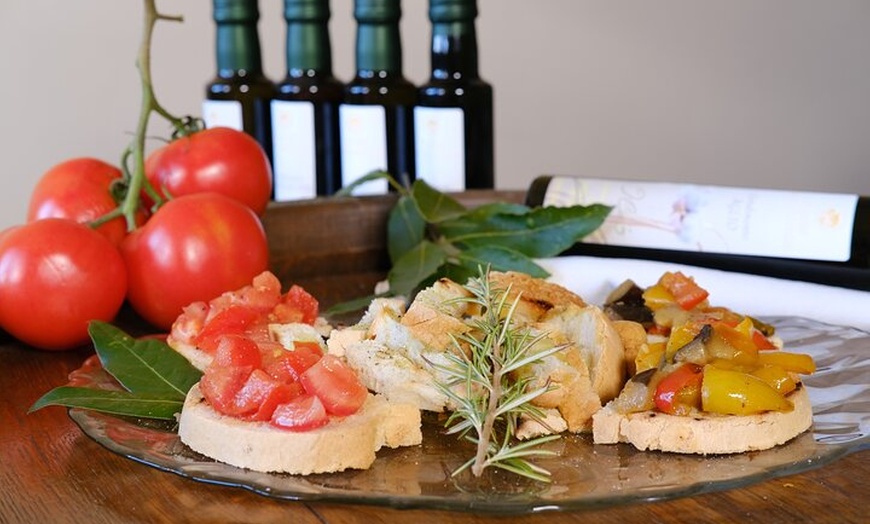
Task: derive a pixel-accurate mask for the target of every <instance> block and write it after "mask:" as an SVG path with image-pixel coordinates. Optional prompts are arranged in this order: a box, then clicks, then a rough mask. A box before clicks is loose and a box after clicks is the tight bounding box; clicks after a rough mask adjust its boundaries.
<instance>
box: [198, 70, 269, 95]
mask: <svg viewBox="0 0 870 524" xmlns="http://www.w3.org/2000/svg"><path fill="white" fill-rule="evenodd" d="M274 94H275V84H274V83H273V82H272V81H271V80H269V79H268V78H266V77H265V76H261V77H250V76H248V77H233V78H220V77H218V78H215V79H214V80H213V81H211V82H209V83H208V85H206V96H207V97H208V98H212V99H216V100H221V99H236V98H243V97H251V98H271V97H272V96H274Z"/></svg>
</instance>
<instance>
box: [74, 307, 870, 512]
mask: <svg viewBox="0 0 870 524" xmlns="http://www.w3.org/2000/svg"><path fill="white" fill-rule="evenodd" d="M765 320H767V321H770V322H772V323H774V324H775V325H776V326H777V328H778V330H779V332H780V333H781V334H782V336H783V339H784V340H785V341H786V347H787V348H788V349H790V350H794V351H801V352H806V353H810V354H812V355H813V357H814V358H815V359H816V361H817V363H820V364H821V365H820V366H819V371H818V372H817V374H816V375H814V376H813V377H811V378H809V379H807V380H805V383H806V385H807V387H808V391H809V392H810V396H811V398H812V399H813V407H814V427H813V428H812V429H811V430H810V432H808V433H805V434H803V435H801V436H799V437H797V438H796V439H794V440H793V441H791V442H789V443H786V444H784V445H782V446H779V447H777V448H774V449H772V450H766V451H757V452H750V453H744V454H739V455H727V456H708V457H703V456H695V455H690V456H687V455H674V454H665V453H658V452H642V451H637V450H634V448H632V447H630V446H628V445H624V444H619V445H606V446H605V445H595V446H593V445H592V444H591V441H590V439H589V438H588V437H584V436H566V437H564V438H563V439H560V440H559V441H557V442H558V443H561V444H562V445H563V446H564V447H563V448H562V449H561V450H560V453H562V455H561V456H559V457H557V458H556V459H551V462H552V463H546V461H544V462H543V463H542V461H538V463H539V464H542V465H545V467H550V466H553V465H555V466H556V468H557V469H556V470H554V472H553V482H552V483H550V484H548V485H546V486H543V485H541V483H533V482H531V481H529V482H519V483H517V482H518V481H517V479H516V477H515V476H512V475H510V474H506V473H499V472H495V473H493V474H491V475H489V478H488V479H485V480H480V479H471V478H470V476H466V477H468V478H466V479H465V480H464V481H463V480H461V479H459V480H458V479H450V477H449V471H452V469H453V468H454V467H455V466H457V465H458V464H459V463H461V462H462V460H463V459H464V457H467V453H466V452H467V450H465V451H463V453H466V454H463V455H460V453H459V452H457V451H455V450H454V449H453V448H452V446H453V445H455V444H456V441H455V437H447V436H444V435H442V434H440V432H439V431H440V428H439V427H437V425H436V424H433V423H427V424H424V447H426V446H427V442H428V443H430V444H432V443H433V442H434V443H435V446H434V448H435V449H434V455H429V454H426V453H424V451H423V450H421V449H420V447H416V448H414V449H410V448H403V449H398V450H381V451H380V452H378V458H377V459H376V460H375V464H373V466H372V468H370V469H369V470H363V471H352V472H342V473H333V474H327V475H313V476H309V477H299V476H292V475H277V474H269V473H259V472H253V471H249V470H244V469H240V468H236V467H234V466H229V465H226V464H221V463H218V462H214V461H212V460H211V459H208V458H206V457H201V456H197V455H196V454H195V453H193V452H192V451H190V450H189V449H186V447H185V446H184V445H183V444H181V443H180V441H178V437H177V435H176V434H175V433H174V431H172V430H171V429H170V428H169V427H168V426H167V427H163V428H161V427H155V425H154V424H153V422H151V423H148V422H147V421H137V420H131V419H123V418H119V417H114V416H111V415H106V414H102V413H97V412H92V411H87V410H81V409H70V410H69V415H70V417H71V418H72V420H73V421H74V422H75V423H76V424H77V425H78V426H79V427H80V428H81V429H82V431H83V432H84V433H85V434H86V435H87V436H88V437H90V438H91V439H93V440H94V441H96V442H97V443H99V444H100V445H102V446H103V447H105V448H106V449H108V450H110V451H112V452H113V453H116V454H118V455H121V456H124V457H126V458H128V459H131V460H134V461H136V462H139V463H142V464H145V465H147V466H150V467H154V468H157V469H159V470H162V471H165V472H169V473H174V474H177V475H179V476H181V477H184V478H188V479H191V480H195V481H199V482H205V483H210V484H217V485H223V486H231V487H237V488H242V489H247V490H249V491H252V492H254V493H257V494H259V495H262V496H266V497H270V498H275V499H282V500H292V501H305V502H332V503H346V504H365V505H378V506H385V507H391V508H399V509H421V508H425V509H441V510H452V511H468V512H479V513H493V514H523V513H536V512H541V511H551V510H558V511H566V510H580V509H591V508H600V507H608V506H614V505H620V504H627V503H635V502H644V501H655V500H666V499H672V498H677V497H685V496H690V495H697V494H702V493H709V492H715V491H722V490H727V489H734V488H739V487H745V486H749V485H752V484H754V483H757V482H761V481H764V480H768V479H772V478H779V477H783V476H787V475H793V474H797V473H801V472H805V471H808V470H811V469H815V468H818V467H822V466H825V465H827V464H830V463H832V462H834V461H836V460H837V459H839V458H841V457H843V456H845V455H847V454H850V453H853V452H857V451H861V450H864V449H868V448H870V437H868V435H867V431H866V430H867V425H868V424H870V413H867V412H865V411H860V410H861V409H866V408H864V407H862V406H866V405H867V404H868V402H870V380H864V381H863V387H861V388H860V389H859V390H858V391H857V392H855V391H854V390H850V392H849V393H848V394H849V397H848V398H842V395H845V394H846V393H844V392H843V391H844V390H846V389H849V388H837V387H834V386H836V385H842V384H841V382H840V381H838V379H840V378H842V377H844V376H849V377H852V376H855V377H856V378H857V379H859V380H857V381H856V382H857V383H858V385H859V386H860V385H861V384H862V382H861V380H860V379H861V378H862V377H864V376H865V375H870V333H866V332H864V331H862V330H859V329H856V328H849V327H842V326H835V325H830V324H823V323H820V322H817V321H813V320H808V319H802V318H797V317H771V318H769V319H765ZM861 353H865V354H864V355H862V354H861ZM856 373H857V375H856ZM846 374H848V375H846ZM850 384H851V382H850ZM856 406H857V407H858V409H859V410H858V411H854V412H853V411H848V410H849V409H851V408H853V407H856ZM107 429H108V430H110V431H114V432H117V433H120V434H125V432H130V431H133V432H134V433H135V437H136V438H133V439H130V440H124V439H123V438H118V437H117V436H110V435H108V434H107ZM141 437H145V438H146V440H144V441H142V440H137V438H141ZM147 438H153V439H155V441H156V442H158V443H159V445H157V444H155V443H154V442H149V441H148V440H147ZM163 447H166V448H167V449H168V451H166V450H164V451H161V450H162V449H163ZM430 447H431V446H430ZM427 451H432V450H431V449H429V450H427ZM575 458H576V459H577V460H578V464H574V465H572V464H571V462H570V460H572V459H575ZM451 461H452V466H450V467H449V468H448V467H447V465H448V464H449V463H450V462H451ZM566 461H567V462H566ZM413 463H417V464H416V465H415V464H413ZM420 463H423V464H422V465H421V464H420ZM412 466H413V467H412ZM424 466H432V467H429V468H428V469H427V468H426V467H424ZM409 467H410V469H411V470H412V471H410V472H404V471H399V470H400V469H401V468H405V469H408V468H409ZM415 467H416V468H417V469H416V470H415V469H414V468H415ZM390 468H393V469H396V471H392V470H391V469H390ZM558 468H560V469H558ZM614 468H615V469H614ZM439 469H440V470H441V471H443V472H444V474H443V476H439V474H438V471H439ZM670 469H674V470H682V471H683V473H680V472H679V471H677V473H674V472H669V470H670ZM630 470H633V471H635V473H636V475H635V477H638V478H640V480H641V481H643V475H642V473H643V474H648V475H653V476H652V478H651V479H650V482H649V483H646V484H644V483H643V482H641V483H640V484H638V485H634V484H633V483H634V481H633V480H631V478H630V477H631V476H626V478H624V479H620V478H618V477H619V476H620V475H622V474H623V473H625V472H628V471H630ZM433 471H434V472H435V473H434V474H433ZM720 471H721V473H719V472H720ZM397 472H398V473H397ZM391 474H392V475H393V476H395V475H398V477H397V479H396V480H395V481H394V482H392V483H390V481H389V479H388V478H387V477H389V476H390V475H391ZM403 475H410V476H409V477H408V478H404V477H403ZM415 475H417V477H418V478H417V487H418V488H421V489H420V491H421V492H420V493H408V492H406V491H405V490H406V488H407V487H408V486H409V485H413V484H414V480H415V479H414V476H415ZM589 475H591V476H589ZM433 477H438V478H433ZM423 479H425V482H424V480H423ZM511 479H513V482H514V483H513V484H512V483H511V482H512V480H511ZM355 482H356V483H358V484H359V485H360V486H359V487H362V488H365V487H366V486H370V487H374V488H376V489H373V490H366V489H356V488H355V487H354V486H355V484H354V483H355ZM427 482H428V483H429V484H432V485H433V486H435V488H439V486H440V488H441V491H439V492H437V493H436V494H427V493H425V492H424V491H425V490H424V489H423V488H422V487H425V486H427V485H428V484H426V483H427ZM607 482H612V483H615V484H614V486H615V489H613V490H604V489H603V488H602V487H601V484H602V483H607ZM318 483H319V484H318ZM385 483H386V484H385ZM439 483H440V484H439ZM590 483H592V484H594V485H595V486H594V487H593V488H592V490H591V491H590V490H588V489H587V485H588V484H590ZM451 484H452V485H451ZM288 486H289V487H288ZM347 486H350V487H347ZM504 486H508V488H509V489H510V490H518V492H517V493H510V492H506V491H500V490H501V488H503V487H504ZM526 488H528V489H531V492H530V491H527V490H526ZM544 488H546V489H544ZM390 489H393V491H389V490H390ZM560 489H561V490H562V491H563V492H564V491H568V492H569V493H568V494H567V495H563V494H561V493H560ZM474 490H477V493H476V494H475V493H471V491H474ZM571 490H574V491H573V492H571ZM572 493H573V494H572Z"/></svg>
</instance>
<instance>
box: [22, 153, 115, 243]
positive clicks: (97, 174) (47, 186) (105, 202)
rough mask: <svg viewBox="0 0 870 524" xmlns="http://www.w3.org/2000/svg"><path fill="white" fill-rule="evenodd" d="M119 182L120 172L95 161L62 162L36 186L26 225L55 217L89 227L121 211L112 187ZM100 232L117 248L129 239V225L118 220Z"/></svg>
mask: <svg viewBox="0 0 870 524" xmlns="http://www.w3.org/2000/svg"><path fill="white" fill-rule="evenodd" d="M120 179H121V170H120V169H118V168H117V167H115V166H113V165H110V164H107V163H106V162H103V161H102V160H98V159H96V158H85V157H83V158H73V159H71V160H67V161H65V162H61V163H60V164H57V165H56V166H54V167H52V168H51V169H49V170H48V171H46V172H45V174H44V175H42V178H40V179H39V182H37V184H36V187H35V188H34V189H33V193H32V194H31V195H30V205H29V207H28V209H27V221H28V222H32V221H34V220H39V219H41V218H50V217H56V218H68V219H70V220H73V221H75V222H80V223H83V224H87V223H89V222H91V221H93V220H96V219H97V218H100V217H101V216H103V215H105V214H106V213H108V212H110V211H112V210H114V209H115V208H116V207H118V203H117V202H116V201H115V198H114V197H113V196H112V194H111V192H110V186H111V184H112V182H114V181H116V180H120ZM97 231H99V232H100V233H102V234H104V235H106V238H108V239H109V240H111V241H112V242H114V243H115V244H116V245H117V244H119V243H120V242H121V240H122V239H123V238H124V237H125V236H126V235H127V224H126V223H125V221H124V219H123V218H122V217H119V218H116V219H114V220H111V221H109V222H106V223H105V224H103V225H101V226H100V227H99V228H97Z"/></svg>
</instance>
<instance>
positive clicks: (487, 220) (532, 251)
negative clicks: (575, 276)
mask: <svg viewBox="0 0 870 524" xmlns="http://www.w3.org/2000/svg"><path fill="white" fill-rule="evenodd" d="M610 209H611V208H610V207H608V206H604V205H601V204H593V205H590V206H571V207H555V206H547V207H540V208H535V209H532V210H531V211H530V212H529V213H527V214H516V213H490V212H489V211H488V210H484V211H481V212H475V211H472V212H470V213H468V214H466V215H465V216H462V217H460V218H457V219H453V220H450V221H447V222H444V223H442V224H440V225H439V229H440V232H441V234H442V235H444V237H445V238H446V240H448V241H449V242H452V243H454V244H458V245H461V246H463V247H465V248H466V249H469V248H475V247H482V246H493V245H498V246H501V247H505V248H508V249H513V250H515V251H519V252H520V253H523V254H524V255H526V256H529V257H532V258H543V257H551V256H556V255H558V254H560V253H562V252H563V251H565V250H566V249H568V248H569V247H571V246H572V245H573V244H575V243H576V242H578V241H579V240H581V239H582V238H583V237H585V236H586V235H588V234H589V233H591V232H593V231H595V230H596V229H597V228H598V227H599V226H601V224H602V223H603V222H604V219H605V218H607V215H608V213H609V212H610Z"/></svg>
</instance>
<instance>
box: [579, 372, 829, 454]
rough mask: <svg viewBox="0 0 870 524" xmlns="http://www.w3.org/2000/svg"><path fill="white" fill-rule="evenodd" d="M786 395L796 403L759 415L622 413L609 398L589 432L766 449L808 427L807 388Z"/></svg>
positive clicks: (681, 449) (597, 438)
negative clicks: (781, 410)
mask: <svg viewBox="0 0 870 524" xmlns="http://www.w3.org/2000/svg"><path fill="white" fill-rule="evenodd" d="M787 398H788V399H789V400H791V402H792V403H793V404H794V409H793V410H792V411H789V412H779V411H771V412H767V413H761V414H757V415H712V414H710V415H708V414H701V415H698V416H676V415H668V414H665V413H659V412H654V411H642V412H639V413H631V414H622V413H618V412H617V411H616V410H615V409H613V405H612V403H611V404H608V405H606V406H605V407H604V408H602V409H601V410H600V411H598V412H597V413H596V414H595V415H593V416H592V437H593V441H594V442H595V443H596V444H616V443H618V442H625V443H629V444H631V445H633V446H634V447H636V448H637V449H639V450H642V451H643V450H658V451H667V452H673V453H694V454H702V455H715V454H728V453H743V452H746V451H756V450H763V449H769V448H772V447H774V446H778V445H780V444H784V443H786V442H788V441H789V440H791V439H793V438H795V437H797V436H798V435H800V434H801V433H803V432H804V431H806V430H808V429H809V428H810V427H811V426H812V423H813V410H812V406H811V405H810V398H809V395H808V394H807V391H806V388H804V387H800V388H799V389H797V390H795V391H793V392H792V393H791V394H790V395H789V396H788V397H787Z"/></svg>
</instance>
